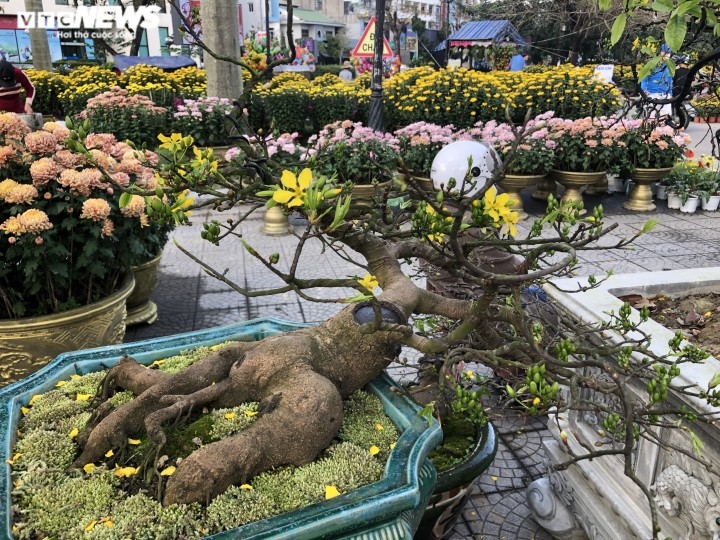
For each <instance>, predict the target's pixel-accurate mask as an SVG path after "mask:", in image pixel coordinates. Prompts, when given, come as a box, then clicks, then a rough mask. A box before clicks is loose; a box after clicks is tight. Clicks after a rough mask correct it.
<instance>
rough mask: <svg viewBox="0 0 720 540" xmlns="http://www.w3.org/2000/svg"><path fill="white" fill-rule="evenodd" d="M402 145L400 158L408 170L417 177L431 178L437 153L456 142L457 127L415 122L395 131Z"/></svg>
mask: <svg viewBox="0 0 720 540" xmlns="http://www.w3.org/2000/svg"><path fill="white" fill-rule="evenodd" d="M395 136H396V137H397V139H398V141H399V143H400V157H401V158H402V160H403V161H404V162H405V166H406V167H407V169H408V170H409V171H410V172H411V173H413V174H414V175H416V176H420V177H423V178H429V177H430V168H431V167H432V162H433V160H434V159H435V156H436V155H437V153H438V152H439V151H440V150H441V149H442V148H443V146H446V145H448V144H450V143H451V142H454V141H455V140H456V137H455V127H454V126H452V125H448V126H438V125H436V124H431V123H428V122H415V123H414V124H410V125H409V126H406V127H404V128H401V129H398V130H396V131H395Z"/></svg>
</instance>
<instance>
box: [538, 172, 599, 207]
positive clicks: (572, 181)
mask: <svg viewBox="0 0 720 540" xmlns="http://www.w3.org/2000/svg"><path fill="white" fill-rule="evenodd" d="M550 175H551V176H552V178H554V179H555V181H556V182H557V183H558V184H560V185H562V186H563V187H564V188H565V193H563V196H562V198H561V199H560V202H562V203H565V202H569V201H579V202H582V200H583V198H582V193H580V189H581V188H582V187H583V186H591V185H593V184H595V183H597V182H600V181H602V180H603V179H606V178H607V173H605V172H572V171H558V170H557V169H553V170H552V171H551V172H550ZM581 213H583V214H584V213H585V210H583V211H581Z"/></svg>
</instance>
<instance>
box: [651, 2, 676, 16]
mask: <svg viewBox="0 0 720 540" xmlns="http://www.w3.org/2000/svg"><path fill="white" fill-rule="evenodd" d="M650 9H652V10H654V11H659V12H660V13H671V12H672V10H673V9H675V5H674V4H673V1H672V0H655V2H653V3H652V4H651V5H650Z"/></svg>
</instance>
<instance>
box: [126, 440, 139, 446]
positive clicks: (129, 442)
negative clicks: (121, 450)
mask: <svg viewBox="0 0 720 540" xmlns="http://www.w3.org/2000/svg"><path fill="white" fill-rule="evenodd" d="M128 444H132V445H135V446H137V445H138V444H140V439H128Z"/></svg>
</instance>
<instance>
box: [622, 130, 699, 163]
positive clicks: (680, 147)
mask: <svg viewBox="0 0 720 540" xmlns="http://www.w3.org/2000/svg"><path fill="white" fill-rule="evenodd" d="M622 123H623V126H624V128H625V130H626V132H625V134H624V136H623V137H622V139H621V141H622V143H623V144H624V145H625V149H626V155H627V160H628V168H629V169H631V170H633V169H637V168H642V169H665V168H668V167H672V166H673V165H675V163H676V162H677V161H678V160H679V159H681V158H682V157H683V153H684V152H685V149H686V148H687V145H688V144H689V143H690V137H689V136H688V135H687V134H686V133H684V132H680V133H676V132H675V130H674V129H673V128H671V127H670V126H667V125H664V124H661V123H658V122H657V121H655V120H653V119H649V120H641V119H638V120H622Z"/></svg>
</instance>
